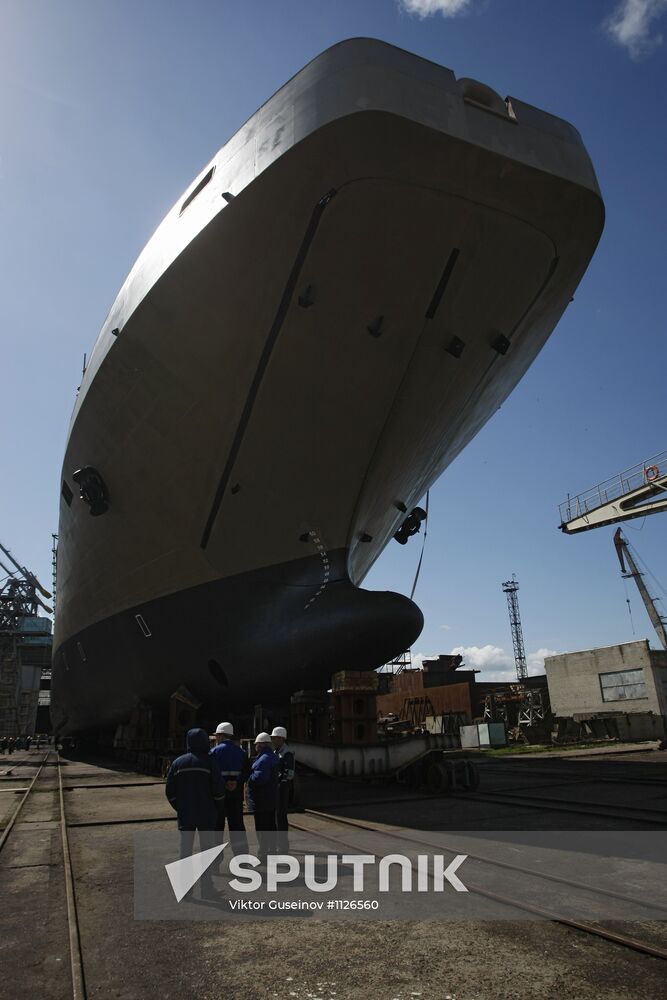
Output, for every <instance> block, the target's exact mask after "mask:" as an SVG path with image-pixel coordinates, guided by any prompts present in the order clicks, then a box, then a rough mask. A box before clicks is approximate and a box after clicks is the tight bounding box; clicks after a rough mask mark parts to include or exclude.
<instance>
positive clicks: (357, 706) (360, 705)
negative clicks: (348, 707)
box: [354, 698, 366, 715]
mask: <svg viewBox="0 0 667 1000" xmlns="http://www.w3.org/2000/svg"><path fill="white" fill-rule="evenodd" d="M365 708H366V704H365V702H364V699H363V698H355V700H354V714H355V715H363V714H364V709H365Z"/></svg>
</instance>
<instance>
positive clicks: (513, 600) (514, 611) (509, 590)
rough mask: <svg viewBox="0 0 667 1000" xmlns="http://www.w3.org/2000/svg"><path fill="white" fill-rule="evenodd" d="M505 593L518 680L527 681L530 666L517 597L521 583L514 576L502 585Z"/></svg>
mask: <svg viewBox="0 0 667 1000" xmlns="http://www.w3.org/2000/svg"><path fill="white" fill-rule="evenodd" d="M502 588H503V593H504V594H507V609H508V611H509V616H510V628H511V629H512V645H513V647H514V662H515V663H516V679H517V680H518V681H525V679H526V678H527V677H528V664H527V663H526V650H525V648H524V644H523V630H522V628H521V616H520V614H519V598H518V597H517V596H516V595H517V591H518V590H519V581H518V580H517V578H516V576H514V575H512V579H511V580H506V581H505V583H503V584H502Z"/></svg>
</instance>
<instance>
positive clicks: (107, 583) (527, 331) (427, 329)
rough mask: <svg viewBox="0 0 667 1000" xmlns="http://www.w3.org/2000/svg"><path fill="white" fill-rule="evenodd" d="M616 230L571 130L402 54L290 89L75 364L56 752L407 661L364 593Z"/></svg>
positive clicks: (155, 244) (408, 623)
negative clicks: (178, 701) (606, 233)
mask: <svg viewBox="0 0 667 1000" xmlns="http://www.w3.org/2000/svg"><path fill="white" fill-rule="evenodd" d="M603 218H604V210H603V204H602V200H601V197H600V193H599V190H598V186H597V182H596V179H595V174H594V171H593V168H592V166H591V163H590V160H589V158H588V155H587V153H586V150H585V149H584V146H583V144H582V142H581V139H580V137H579V135H578V133H577V132H576V130H575V129H574V128H573V127H572V126H571V125H569V124H567V123H566V122H565V121H562V120H561V119H559V118H556V117H554V116H553V115H550V114H547V113H545V112H542V111H539V110H537V109H536V108H534V107H531V106H530V105H528V104H525V103H524V102H522V101H520V100H517V99H516V98H514V97H512V98H508V99H506V100H503V99H501V98H500V97H499V96H498V95H497V94H496V93H495V92H494V91H492V90H491V89H490V88H489V87H487V86H485V85H483V84H481V83H479V82H477V81H474V80H470V79H458V80H457V79H456V78H455V76H454V74H453V73H452V72H451V70H448V69H445V68H443V67H441V66H438V65H435V64H434V63H431V62H428V61H427V60H425V59H421V58H418V57H417V56H414V55H411V54H409V53H407V52H404V51H402V50H400V49H397V48H394V47H392V46H390V45H387V44H384V43H382V42H379V41H374V40H371V39H353V40H349V41H345V42H341V43H340V44H338V45H335V46H333V47H332V48H331V49H328V50H327V51H325V52H324V53H322V54H321V55H320V56H318V57H317V58H316V59H314V60H313V61H312V62H311V63H309V64H308V65H307V66H306V67H305V68H304V69H303V70H301V71H300V72H299V73H297V75H296V76H295V77H293V78H292V79H291V80H290V81H289V82H288V83H287V84H285V86H284V87H282V88H281V89H280V90H279V91H278V92H277V93H276V94H275V95H274V96H273V97H271V98H270V99H269V100H268V101H267V102H266V104H264V105H263V106H262V107H261V108H260V109H259V111H257V112H256V113H255V114H254V115H253V116H252V118H250V119H249V120H248V121H247V122H246V124H245V125H243V127H242V128H241V129H240V130H239V131H238V132H237V133H236V135H234V136H233V138H231V139H230V140H229V142H227V143H226V144H225V145H224V146H223V148H222V149H221V150H220V152H219V153H217V154H216V156H215V157H214V158H213V160H212V161H211V162H210V163H209V164H207V165H206V167H205V168H204V169H203V170H202V172H201V174H200V175H199V176H198V177H197V178H196V179H195V181H194V182H193V184H192V185H191V187H190V188H189V189H188V190H187V191H186V192H185V193H184V195H183V196H182V197H181V198H180V199H179V200H178V202H177V203H176V204H175V205H174V207H173V209H172V210H171V211H170V212H169V213H168V215H167V217H166V218H165V220H164V221H163V222H162V224H161V225H160V226H159V228H158V230H157V231H156V233H155V234H154V236H153V237H152V238H151V239H150V241H149V243H148V244H147V246H146V248H145V249H144V250H143V252H142V253H141V255H140V257H139V259H138V260H137V262H136V264H135V266H134V267H133V269H132V271H131V272H130V274H129V276H128V278H127V280H126V282H125V284H124V285H123V287H122V288H121V290H120V293H119V295H118V297H117V299H116V301H115V303H114V305H113V307H112V309H111V312H110V314H109V316H108V318H107V320H106V322H105V323H104V325H103V327H102V331H101V333H100V336H99V338H98V340H97V343H96V345H95V348H94V350H93V353H92V355H91V357H90V360H89V363H88V366H87V369H86V371H85V374H84V378H83V381H82V384H81V387H80V390H79V393H78V397H77V400H76V405H75V408H74V414H73V417H72V422H71V428H70V433H69V439H68V442H67V450H66V454H65V459H64V463H63V469H62V482H61V506H60V528H59V550H58V604H57V615H56V628H55V640H54V664H53V683H52V717H53V723H54V727H55V729H56V731H57V732H58V733H60V734H68V733H70V734H72V733H78V732H81V731H84V730H98V731H99V730H106V731H109V732H113V731H114V729H115V727H116V726H117V725H119V724H123V723H125V722H127V720H128V719H129V718H130V717H131V716H132V713H135V714H136V713H137V711H140V710H141V711H143V710H145V711H148V712H150V713H151V717H152V719H153V724H154V726H156V727H157V729H158V730H159V729H160V726H166V725H167V723H166V721H164V720H166V719H167V716H168V706H169V705H170V702H171V701H173V699H172V696H173V695H175V694H176V693H178V692H180V697H181V698H182V699H183V704H189V705H190V707H192V706H201V710H200V718H201V717H202V714H203V715H205V716H206V718H210V719H215V720H216V721H217V720H218V718H219V717H221V713H223V714H225V715H229V714H231V713H234V712H237V713H238V712H242V711H244V710H246V709H249V708H251V707H252V706H253V705H255V704H257V703H264V704H284V703H285V702H286V701H287V700H288V699H289V695H290V693H291V692H294V691H296V690H299V689H315V688H323V687H324V688H326V687H327V686H328V685H329V679H330V677H331V675H332V673H334V672H335V671H337V670H341V669H346V670H357V669H359V670H369V669H373V668H376V667H378V666H380V665H381V664H382V663H384V662H386V661H388V660H390V659H391V658H392V657H393V656H395V655H397V654H398V653H400V652H401V651H402V650H404V649H407V648H408V647H409V646H410V644H411V643H412V642H413V641H414V640H415V639H416V637H417V636H418V635H419V633H420V631H421V628H422V625H423V619H422V615H421V612H420V610H419V609H418V607H417V606H416V605H415V604H414V603H412V601H410V600H408V599H407V598H406V597H403V596H401V595H399V594H394V593H373V592H368V591H366V590H363V589H361V586H360V585H361V583H362V581H363V579H364V577H365V576H366V574H367V573H368V570H369V569H370V567H371V566H372V565H373V563H374V561H375V560H376V559H377V558H378V556H379V555H380V553H381V552H382V550H383V549H384V547H385V546H386V545H387V543H388V542H389V540H390V539H391V538H392V536H393V535H394V534H395V533H396V532H397V531H398V530H399V529H400V528H401V526H402V525H403V523H404V522H405V519H406V517H409V516H410V512H411V511H412V510H413V508H414V506H415V504H416V503H417V502H418V501H419V499H420V498H421V497H422V496H423V495H424V493H425V492H426V490H427V489H428V487H429V486H430V485H431V484H432V483H434V482H435V481H436V479H437V478H438V477H439V476H440V475H441V473H442V472H443V470H444V469H445V468H446V467H447V466H448V465H449V463H450V462H451V461H452V460H453V459H454V458H455V457H456V456H457V455H458V454H459V453H460V451H461V450H462V449H463V448H464V447H465V446H466V445H467V444H468V442H469V441H470V440H471V438H472V437H473V436H474V435H475V434H476V433H477V431H478V430H479V429H480V428H481V427H482V426H483V425H484V423H485V422H486V421H487V420H488V419H489V417H490V416H491V415H492V414H493V413H494V412H495V411H496V410H497V409H498V407H499V406H500V405H501V403H502V402H503V401H504V400H505V399H506V397H507V396H508V394H509V393H510V392H511V391H512V389H513V388H514V386H515V385H516V384H517V382H518V381H519V379H520V378H521V377H522V375H523V374H524V373H525V371H526V370H527V369H528V367H529V365H530V364H531V363H532V361H533V360H534V359H535V357H536V355H537V354H538V352H539V350H540V349H541V347H542V346H543V344H544V343H545V341H546V339H547V337H548V336H549V334H550V333H551V331H552V330H553V328H554V326H555V325H556V323H557V322H558V320H559V318H560V316H561V315H562V313H563V311H564V309H565V308H566V306H567V304H568V302H570V300H571V298H572V296H573V294H574V291H575V289H576V287H577V285H578V283H579V281H580V280H581V277H582V275H583V273H584V271H585V269H586V267H587V265H588V263H589V260H590V258H591V255H592V254H593V251H594V249H595V246H596V244H597V241H598V239H599V237H600V233H601V231H602V226H603ZM188 700H189V701H188ZM158 719H159V720H163V721H160V722H156V721H155V720H158Z"/></svg>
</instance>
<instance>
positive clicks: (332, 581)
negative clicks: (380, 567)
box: [51, 550, 424, 734]
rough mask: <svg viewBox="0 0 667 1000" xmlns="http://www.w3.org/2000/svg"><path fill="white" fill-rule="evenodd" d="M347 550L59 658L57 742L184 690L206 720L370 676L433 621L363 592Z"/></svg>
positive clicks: (231, 585)
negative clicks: (361, 673) (355, 675)
mask: <svg viewBox="0 0 667 1000" xmlns="http://www.w3.org/2000/svg"><path fill="white" fill-rule="evenodd" d="M346 556H347V553H346V551H345V550H338V551H336V552H332V553H328V554H327V559H328V566H327V563H326V562H325V561H324V559H323V558H322V557H321V556H319V555H315V556H308V557H306V558H304V559H300V560H298V561H295V562H290V563H286V564H283V565H281V566H272V567H270V568H268V569H261V570H255V571H253V572H249V573H244V574H241V575H239V576H235V577H231V578H229V579H226V580H219V581H216V582H213V583H206V584H203V585H201V586H198V587H193V588H191V589H189V590H184V591H180V592H178V593H176V594H171V595H169V596H167V597H161V598H159V599H158V600H155V601H150V602H148V603H146V604H143V605H141V606H139V607H136V608H132V609H128V610H127V611H125V612H123V613H122V614H118V615H114V616H113V617H111V618H108V619H106V620H104V621H102V622H98V623H97V624H95V625H93V626H91V627H89V628H87V629H84V630H83V631H81V632H80V633H79V634H77V635H75V636H73V637H71V638H70V639H68V640H67V641H66V642H64V643H62V645H61V646H60V647H59V648H58V650H57V651H56V654H55V657H54V668H53V680H52V705H51V716H52V721H53V726H54V730H55V731H56V732H58V733H60V734H66V733H74V732H78V731H81V730H90V729H96V728H98V727H109V726H112V725H114V724H115V723H117V722H121V721H124V720H126V719H127V718H128V717H129V716H130V714H131V712H132V711H133V709H134V708H135V707H136V706H137V705H138V704H139V703H140V702H144V703H148V704H151V705H165V704H166V703H167V702H168V700H169V698H170V696H171V694H172V693H173V692H174V691H176V690H177V689H178V688H179V687H181V686H184V687H185V688H187V690H188V691H189V692H190V693H191V694H192V695H194V696H195V697H196V698H198V699H199V700H200V701H201V702H202V705H203V711H204V713H205V714H206V715H207V716H209V715H212V716H218V715H220V716H222V715H224V714H225V713H229V714H231V712H239V711H244V710H248V709H251V708H252V707H253V706H254V705H256V704H286V703H287V702H288V700H289V696H290V695H291V694H292V693H293V692H294V691H298V690H301V689H318V688H320V689H321V688H326V687H328V686H329V682H330V678H331V674H332V673H334V672H335V671H337V670H371V669H374V668H376V667H379V666H381V665H382V664H383V663H386V662H387V660H389V659H391V658H392V657H394V656H396V655H398V654H399V653H401V652H403V651H404V650H405V649H407V648H408V647H409V646H410V645H411V644H412V643H413V642H414V641H415V639H416V638H417V636H418V635H419V634H420V632H421V630H422V628H423V624H424V619H423V616H422V613H421V611H420V610H419V608H418V607H417V606H416V605H415V604H414V603H413V602H412V601H410V600H409V599H408V598H407V597H403V596H402V595H400V594H394V593H390V592H375V593H374V592H370V591H365V590H360V589H359V588H357V587H355V586H354V585H353V584H352V583H351V582H350V580H349V578H348V577H347V573H346V571H345V566H346Z"/></svg>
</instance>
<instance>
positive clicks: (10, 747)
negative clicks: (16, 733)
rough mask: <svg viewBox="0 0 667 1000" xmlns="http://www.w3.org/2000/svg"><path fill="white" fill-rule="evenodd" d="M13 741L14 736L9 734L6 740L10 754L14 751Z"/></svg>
mask: <svg viewBox="0 0 667 1000" xmlns="http://www.w3.org/2000/svg"><path fill="white" fill-rule="evenodd" d="M14 743H15V740H14V737H13V736H10V737H9V739H8V740H7V749H8V750H9V752H10V754H12V753H14Z"/></svg>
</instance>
